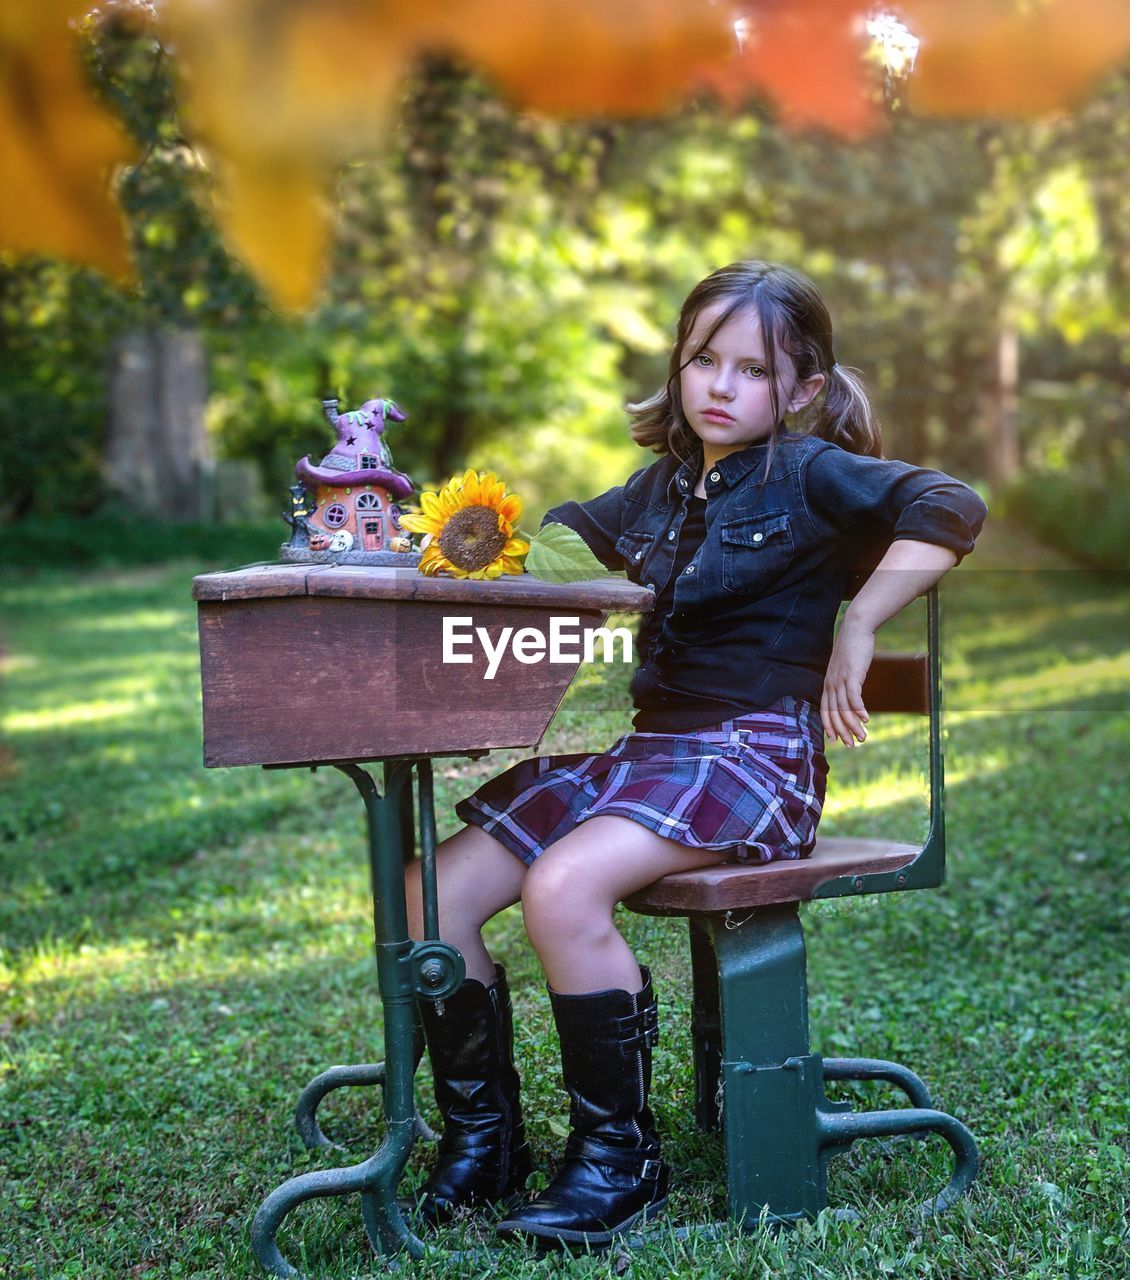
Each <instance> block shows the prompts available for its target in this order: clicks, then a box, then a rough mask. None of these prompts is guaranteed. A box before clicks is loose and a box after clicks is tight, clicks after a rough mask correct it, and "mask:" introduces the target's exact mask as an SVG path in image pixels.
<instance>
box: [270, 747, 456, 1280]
mask: <svg viewBox="0 0 1130 1280" xmlns="http://www.w3.org/2000/svg"><path fill="white" fill-rule="evenodd" d="M413 763H414V762H413V761H411V760H408V761H405V760H398V761H393V762H386V763H385V770H384V773H385V793H384V795H383V796H382V795H381V794H380V793H379V792H378V790H377V787H376V784H375V782H374V781H373V779H372V777H371V776H370V775H369V774H368V773H366V771H365V770H364V769H362V768H361V767H360V766H359V765H356V764H340V765H337V766H336V767H337V768H339V769H340V770H341V771H342V773H345V774H347V775H348V776H349V777H350V778H351V779H352V780H353V782H354V784H355V785H356V787H357V789H358V791H359V792H360V793H361V796H362V798H363V799H364V802H365V809H366V813H367V816H368V829H369V865H370V872H371V876H372V889H373V924H374V934H375V939H376V952H377V980H378V984H379V987H380V993H381V1000H382V1003H383V1005H384V1011H385V1061H384V1108H385V1117H386V1121H387V1131H386V1134H385V1138H384V1141H383V1142H382V1143H381V1145H380V1147H379V1148H378V1149H377V1151H376V1152H375V1153H374V1155H373V1156H372V1157H371V1158H370V1159H368V1160H366V1161H364V1162H363V1163H361V1164H358V1165H353V1166H352V1167H351V1168H347V1169H327V1170H319V1171H317V1172H314V1173H305V1174H300V1175H299V1176H298V1177H296V1178H291V1179H290V1180H289V1181H288V1182H285V1183H283V1185H282V1186H281V1187H278V1188H276V1190H274V1191H273V1192H271V1194H270V1195H269V1196H268V1197H267V1199H266V1200H265V1201H264V1202H263V1204H262V1205H261V1206H260V1208H259V1211H258V1213H257V1214H256V1215H255V1220H254V1222H253V1223H252V1226H251V1243H252V1247H253V1249H254V1251H255V1256H256V1257H257V1258H258V1259H259V1262H260V1263H261V1264H262V1265H263V1267H265V1268H266V1270H267V1271H269V1272H270V1273H271V1274H272V1275H274V1276H279V1277H282V1278H283V1280H291V1278H293V1277H297V1276H298V1272H297V1271H296V1270H295V1268H294V1267H292V1266H291V1265H290V1264H289V1263H288V1262H287V1261H286V1259H285V1258H284V1257H283V1255H282V1253H281V1252H280V1250H279V1247H278V1244H277V1242H276V1239H275V1236H276V1234H277V1232H278V1229H279V1226H280V1224H281V1223H282V1220H283V1218H285V1217H286V1215H287V1214H288V1213H289V1212H290V1211H291V1210H292V1209H293V1208H295V1207H296V1206H297V1205H299V1204H302V1203H304V1202H305V1201H307V1200H311V1199H315V1198H318V1197H324V1196H336V1195H348V1194H351V1193H353V1192H357V1193H359V1194H360V1196H361V1210H362V1214H363V1217H364V1219H365V1227H366V1230H367V1232H368V1235H369V1239H370V1240H371V1242H372V1244H373V1246H374V1248H376V1249H377V1250H378V1252H380V1253H385V1254H391V1253H398V1252H406V1253H408V1254H409V1255H411V1256H412V1257H415V1258H419V1257H422V1256H423V1253H424V1244H423V1241H421V1240H420V1239H419V1238H418V1237H417V1236H416V1235H414V1234H413V1233H412V1232H411V1231H410V1230H409V1229H408V1227H407V1225H406V1224H405V1222H404V1219H403V1217H402V1216H401V1213H400V1209H399V1207H398V1205H397V1201H396V1186H397V1183H398V1182H399V1180H400V1175H401V1173H402V1172H403V1170H404V1166H405V1164H406V1162H407V1160H408V1155H409V1152H410V1151H411V1149H412V1145H413V1142H414V1140H415V1137H416V1111H415V1102H414V1098H413V1092H412V1077H413V1073H414V1067H415V1062H414V1055H413V1047H412V1035H413V1022H414V1018H415V1001H416V992H417V989H418V988H417V984H418V982H421V981H422V982H424V985H425V987H426V988H427V989H431V990H433V991H435V993H436V994H437V995H443V994H447V993H448V991H449V990H454V989H455V988H456V987H457V986H458V985H459V983H460V982H462V980H463V962H462V957H461V956H460V955H459V953H458V952H456V951H455V950H454V949H453V948H450V947H444V946H443V945H442V944H440V943H438V942H433V943H431V944H430V945H427V946H426V947H425V948H420V947H418V946H416V945H414V944H413V943H412V941H411V940H410V939H409V937H408V918H407V908H406V905H405V899H404V867H403V860H402V857H401V854H402V849H403V841H402V831H401V823H400V815H401V805H402V803H403V789H404V787H405V786H406V785H407V784H408V783H409V781H410V779H411V775H412V767H413ZM382 850H387V851H388V854H389V856H384V857H382V856H381V851H382ZM432 888H433V889H434V882H433V885H432ZM421 953H423V954H421Z"/></svg>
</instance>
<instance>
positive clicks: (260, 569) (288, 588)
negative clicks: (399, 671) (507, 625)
mask: <svg viewBox="0 0 1130 1280" xmlns="http://www.w3.org/2000/svg"><path fill="white" fill-rule="evenodd" d="M192 595H193V599H195V600H198V601H202V602H203V601H214V602H223V601H227V600H261V599H279V598H284V597H293V596H336V597H339V598H342V597H344V598H346V599H352V600H426V601H430V602H433V603H443V602H449V603H451V604H484V605H497V604H501V605H506V604H510V605H514V606H515V607H538V608H546V607H548V608H551V609H555V610H556V609H585V610H607V611H609V612H613V613H647V612H649V611H650V610H651V608H652V606H653V605H654V604H655V596H654V594H653V593H652V592H651V591H649V590H648V589H647V588H646V587H641V586H639V585H637V584H636V583H634V582H629V581H628V579H627V578H594V579H592V580H591V581H587V582H560V583H558V582H544V581H542V580H541V579H540V578H533V577H530V576H529V575H528V574H523V575H521V576H520V577H519V576H517V575H515V574H503V576H502V577H501V578H494V579H492V580H490V581H479V580H472V579H470V578H445V577H435V578H426V577H424V576H423V575H422V574H420V573H417V571H416V569H415V568H414V567H406V568H403V569H401V568H395V567H386V566H384V565H322V564H308V565H306V564H254V565H247V566H246V567H244V568H241V569H232V570H229V571H228V572H226V573H203V574H201V575H200V576H199V577H197V578H194V579H193V582H192Z"/></svg>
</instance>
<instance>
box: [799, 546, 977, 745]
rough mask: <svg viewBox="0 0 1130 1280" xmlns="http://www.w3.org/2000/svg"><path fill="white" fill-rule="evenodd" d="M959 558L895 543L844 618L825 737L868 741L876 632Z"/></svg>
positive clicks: (825, 707) (944, 550)
mask: <svg viewBox="0 0 1130 1280" xmlns="http://www.w3.org/2000/svg"><path fill="white" fill-rule="evenodd" d="M957 561H958V556H957V553H956V552H954V551H951V550H950V549H949V548H948V547H940V546H937V545H936V544H935V543H932V542H917V541H914V540H912V539H909V538H907V539H899V540H898V541H897V542H892V543H891V545H890V547H889V548H888V549H887V553H886V555H885V556H884V557H883V558H882V560H880V561H879V563H878V565H877V566H876V568H875V571H874V573H872V574H871V576H870V577H869V578H868V579H867V581H866V582H865V583H864V584H863V586H862V587H860V589H859V591H858V593H857V594H856V597H855V599H854V600H852V602H851V604H849V605H848V607H847V610H846V611H845V613H844V618H843V622H841V623H840V630H839V633H838V635H837V636H836V643H835V645H834V646H833V648H832V657H831V659H830V661H829V662H828V671H827V674H826V675H825V677H824V695H823V697H822V698H821V699H820V715H821V718H822V719H823V721H824V732H825V733H827V734H830V735H832V736H833V737H835V738H838V739H839V740H840V741H841V742H842V743H843V744H844V746H847V747H854V746H855V738H858V739H859V741H860V742H861V743H862V742H863V741H865V739H866V738H867V729H866V728H865V724H866V721H867V720H868V718H869V717H868V715H867V708H866V707H865V706H864V705H863V681H864V679H865V678H866V676H867V672H868V669H869V668H870V666H871V660H872V658H873V657H874V656H875V632H876V631H878V629H879V628H880V627H881V626H882V625H883V623H884V622H886V621H887V620H888V619H890V618H893V617H894V616H895V614H896V613H898V612H899V611H900V610H901V609H904V608H905V607H906V606H907V605H908V604H910V602H911V601H912V600H914V599H916V598H917V597H918V596H920V595H924V594H925V593H926V592H927V591H929V590H930V588H931V587H932V586H933V585H934V583H935V582H937V581H938V579H939V578H941V577H942V575H943V574H945V573H947V572H948V571H949V570H950V569H952V568H953V567H954V565H955V564H957Z"/></svg>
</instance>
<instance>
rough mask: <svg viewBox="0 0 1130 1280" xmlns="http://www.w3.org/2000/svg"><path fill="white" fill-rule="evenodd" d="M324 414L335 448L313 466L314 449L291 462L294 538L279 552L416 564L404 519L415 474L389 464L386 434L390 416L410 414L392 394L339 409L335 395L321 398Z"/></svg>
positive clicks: (296, 557)
mask: <svg viewBox="0 0 1130 1280" xmlns="http://www.w3.org/2000/svg"><path fill="white" fill-rule="evenodd" d="M322 407H323V408H324V409H325V413H326V419H327V421H328V422H329V424H330V426H331V427H333V428H334V430H335V431H336V432H337V443H336V444H335V445H334V447H333V449H331V450H330V452H329V453H327V454H326V456H325V457H324V458H323V459H322V460H321V462H320V463H318V464H317V465H315V464H314V463H312V462H311V461H310V458H309V456H307V457H305V458H303V459H302V460H301V461H300V462H299V463H298V465H297V466H296V467H295V468H294V473H295V475H296V476H297V477H298V484H295V485H292V486H291V489H290V497H291V504H290V511H289V513H288V514H286V515H284V517H283V518H284V519H285V520H286V522H287V524H289V525H290V528H291V533H290V541H289V542H286V543H284V544H283V546H282V548H281V552H280V558H281V559H283V560H289V561H305V562H310V561H315V562H318V561H321V562H327V563H331V564H395V565H404V566H406V567H407V566H412V565H415V564H416V563H417V561H418V560H419V555H418V554H417V553H416V552H414V551H413V550H412V543H411V540H410V539H409V537H408V534H407V533H406V532H405V531H404V530H403V529H402V528H401V525H400V507H399V505H398V503H400V502H402V501H403V500H404V499H405V498H408V497H410V496H411V494H412V489H413V485H412V481H411V480H410V479H409V478H408V476H406V475H405V474H404V473H403V472H402V471H397V470H395V469H394V468H393V465H392V454H391V452H390V451H389V447H388V445H387V444H385V441H384V432H385V428H386V426H387V425H388V423H389V422H390V421H391V422H403V421H404V420H405V419H406V418H407V416H408V415H407V414H406V413H405V412H404V411H403V410H402V409H401V408H399V406H398V405H397V404H396V402H395V401H394V400H386V399H378V400H366V401H365V403H364V404H363V405H362V406H361V407H360V408H359V409H353V410H351V411H350V412H349V413H341V414H339V413H338V402H337V400H336V399H334V400H323V401H322Z"/></svg>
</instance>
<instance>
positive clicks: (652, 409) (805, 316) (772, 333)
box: [626, 261, 883, 478]
mask: <svg viewBox="0 0 1130 1280" xmlns="http://www.w3.org/2000/svg"><path fill="white" fill-rule="evenodd" d="M717 302H724V303H725V304H726V305H725V307H724V309H723V311H722V314H721V315H720V316H719V317H718V319H717V320H716V321H715V323H714V325H713V326H712V327H711V329H710V332H709V333H708V334H707V335H706V337H705V338H704V339H703V343H702V345H703V346H705V345H706V344H707V343H709V342H710V340H711V338H713V336H714V335H715V333H717V332H718V330H719V329H720V328H721V327H722V325H724V324H725V323H726V321H727V320H729V319H730V317H731V316H732V315H734V314H735V313H736V312H738V311H744V310H746V309H747V308H749V309H752V310H753V311H755V312H756V314H757V317H758V320H759V321H760V324H761V332H762V333H763V334H764V335H765V363H766V366H767V369H766V371H767V374H768V377H769V394H770V397H771V400H772V404H773V416H774V420H775V421H776V423H777V426H776V427H775V428H774V430H773V434H772V435H771V436H770V438H769V453H768V456H767V458H766V463H765V473H764V477H767V476H768V475H769V471H770V468H771V466H772V463H773V453H774V450H775V446H776V442H777V438H778V436H779V434H780V428H781V412H780V406H779V404H778V399H777V364H778V352H782V351H783V352H784V353H785V354H786V355H787V356H788V357H789V358H790V359H791V360H792V362H793V365H794V367H795V369H796V373H797V378H798V379H800V380H802V381H803V380H804V379H806V378H811V377H812V376H813V375H814V374H817V373H822V374H823V375H824V379H825V381H824V387H823V388H822V390H821V393H820V395H818V396H817V397H816V399H815V400H814V401H813V403H812V404H811V405H809V406H808V407H806V408H805V409H803V410H801V413H800V415H799V417H800V424H801V426H800V430H799V431H797V432H796V433H795V434H798V435H812V436H817V437H818V438H819V439H821V440H830V441H831V442H832V443H833V444H838V445H840V446H841V447H842V448H844V449H847V450H848V451H849V452H851V453H861V454H867V455H869V456H872V457H882V453H883V438H882V433H881V431H880V429H879V423H878V420H877V419H876V417H875V411H874V409H873V408H872V406H871V401H870V398H869V397H868V395H867V391H866V388H865V387H864V385H863V381H862V379H861V378H860V376H859V374H858V373H857V372H856V371H855V370H854V369H845V368H844V366H843V365H841V364H838V363H837V361H836V356H835V352H834V350H833V347H832V320H831V317H830V316H829V315H828V308H827V306H826V304H825V302H824V299H823V298H822V297H821V295H820V290H819V289H817V287H816V286H815V285H814V284H813V283H812V281H811V280H810V279H809V278H808V277H807V276H806V275H803V274H802V273H801V272H799V271H794V270H793V269H792V268H791V267H783V266H780V265H778V264H776V263H772V262H759V261H749V262H734V263H731V265H730V266H728V267H721V268H720V269H719V270H717V271H715V272H713V273H712V274H711V275H709V276H707V277H706V279H705V280H702V281H700V282H699V283H698V284H697V285H695V287H694V288H693V289H692V290H691V292H690V293H689V294H688V295H687V299H686V301H685V302H684V303H683V307H682V310H681V311H680V312H679V325H678V329H677V331H676V336H675V345H674V346H673V347H672V349H671V359H670V361H669V362H668V366H667V381H666V383H665V384H664V385H663V386H662V387H660V389H659V390H658V391H657V392H656V393H655V395H653V396H651V397H649V398H648V399H647V400H641V401H639V402H638V403H636V404H629V405H627V406H626V407H627V410H628V413H629V414H630V415H631V416H632V417H633V418H634V419H635V421H634V422H633V423H632V426H631V433H632V439H633V440H635V441H636V443H637V444H639V445H642V446H644V447H645V448H647V447H649V446H650V447H651V448H654V449H655V451H656V453H660V454H663V453H671V454H674V455H675V457H677V458H680V459H682V460H683V461H684V462H686V461H688V460H689V459H690V458H691V457H693V455H694V452H695V450H696V449H697V448H698V445H699V439H698V437H697V436H696V435H695V433H694V431H693V430H692V429H691V426H690V423H688V422H687V419H686V416H685V414H684V412H683V401H682V397H681V396H680V394H679V375H680V374H681V373H682V371H683V370H684V369H685V368H686V366H687V365H688V364H689V363H690V362H691V361H692V360H693V359H694V357H695V356H696V355H697V354H698V351H697V350H695V351H691V352H689V353H688V354H687V357H686V359H685V360H682V359H681V356H682V354H683V351H684V348H685V347H686V346H687V342H688V340H689V339H690V335H691V333H692V331H693V330H694V326H695V322H696V321H697V320H698V317H699V313H700V312H701V311H702V310H703V309H704V308H706V307H711V306H713V305H714V304H715V303H717ZM764 477H763V478H764Z"/></svg>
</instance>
